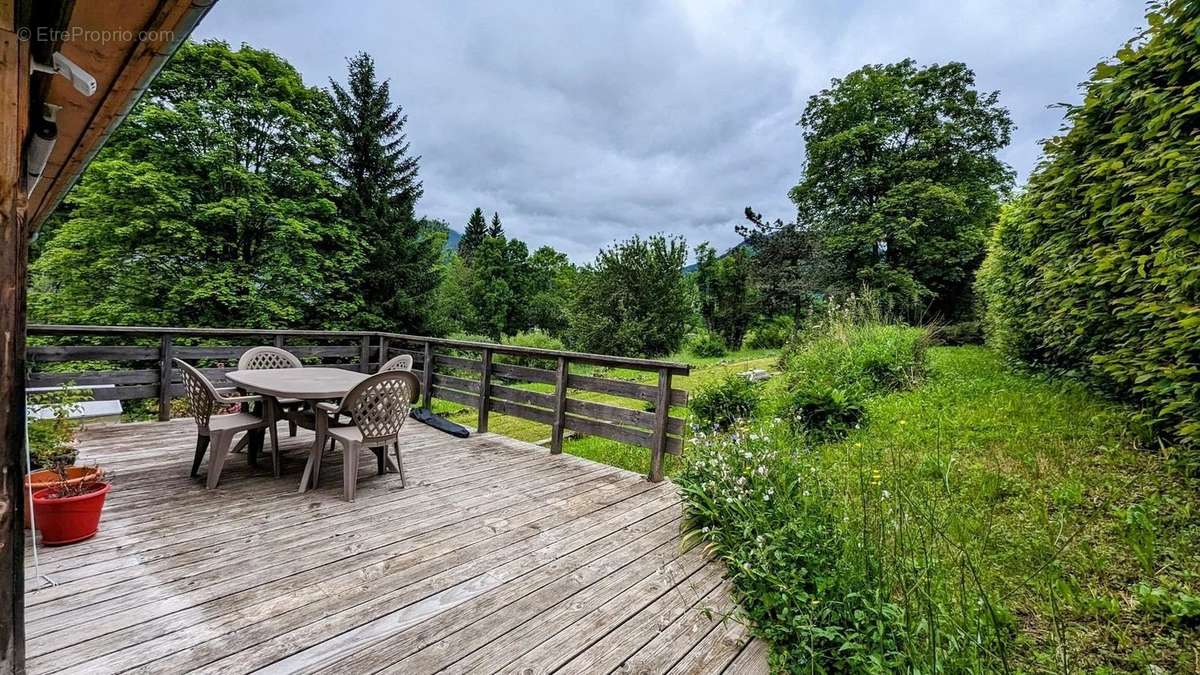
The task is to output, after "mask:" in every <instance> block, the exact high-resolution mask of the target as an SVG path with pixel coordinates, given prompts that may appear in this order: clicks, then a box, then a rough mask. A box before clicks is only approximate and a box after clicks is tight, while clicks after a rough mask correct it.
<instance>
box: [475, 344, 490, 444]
mask: <svg viewBox="0 0 1200 675" xmlns="http://www.w3.org/2000/svg"><path fill="white" fill-rule="evenodd" d="M480 373H481V374H480V376H479V422H478V423H477V424H476V425H475V430H476V431H477V432H479V433H481V434H483V433H487V429H488V411H489V410H490V409H491V407H492V406H491V405H490V403H489V401H490V398H491V391H490V390H491V388H492V350H490V349H488V348H486V347H485V348H484V350H483V369H482V370H481V371H480Z"/></svg>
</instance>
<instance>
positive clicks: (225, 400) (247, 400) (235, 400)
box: [217, 392, 262, 404]
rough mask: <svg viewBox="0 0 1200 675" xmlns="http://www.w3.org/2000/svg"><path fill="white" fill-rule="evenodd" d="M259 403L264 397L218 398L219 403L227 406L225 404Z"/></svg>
mask: <svg viewBox="0 0 1200 675" xmlns="http://www.w3.org/2000/svg"><path fill="white" fill-rule="evenodd" d="M218 393H220V392H218ZM259 401H262V397H261V396H257V395H250V396H219V397H218V398H217V403H222V404H225V403H258V402H259Z"/></svg>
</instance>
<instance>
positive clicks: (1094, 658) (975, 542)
mask: <svg viewBox="0 0 1200 675" xmlns="http://www.w3.org/2000/svg"><path fill="white" fill-rule="evenodd" d="M930 361H931V376H930V378H929V380H928V381H927V382H925V383H924V384H923V385H922V386H921V387H919V388H918V389H916V390H914V391H910V392H904V393H899V394H892V395H887V396H882V397H880V398H878V399H875V400H874V401H871V402H870V403H869V405H868V416H869V417H868V424H867V425H866V426H865V427H864V428H863V429H862V430H860V431H857V432H854V433H853V434H852V435H851V436H850V437H849V438H847V439H846V440H845V441H844V442H841V443H837V444H832V445H827V446H824V447H823V448H822V451H823V453H824V460H825V463H826V464H827V466H828V467H829V471H831V472H834V475H837V476H839V477H840V478H842V479H844V480H847V481H854V480H855V478H854V477H855V476H860V475H862V472H863V471H864V469H865V470H873V469H876V468H877V469H879V470H880V472H881V474H882V475H883V476H884V482H885V485H890V486H891V488H892V491H893V493H894V494H897V495H906V496H907V498H909V499H912V500H914V501H915V502H916V503H919V504H921V505H923V506H924V507H926V508H928V512H929V513H931V514H934V516H933V517H934V518H936V520H937V521H938V522H939V523H941V524H942V525H944V527H945V528H946V530H945V532H946V536H947V537H949V538H950V539H952V540H953V541H954V542H955V544H956V545H957V546H960V547H962V550H963V551H965V552H966V553H968V554H969V555H970V556H971V558H972V560H973V561H974V563H975V564H976V565H978V566H979V567H980V569H981V574H982V575H983V577H984V579H985V582H984V584H985V586H986V587H987V589H988V590H989V593H990V594H991V595H993V597H994V598H996V599H997V600H998V601H999V602H1000V603H1001V604H1002V605H1003V606H1004V607H1005V608H1006V609H1007V610H1008V611H1010V612H1012V613H1013V614H1014V617H1015V627H1016V629H1017V632H1018V637H1017V638H1016V639H1015V643H1014V644H1015V650H1016V653H1015V654H1013V657H1014V660H1015V661H1016V662H1017V663H1018V664H1019V665H1020V667H1021V668H1022V669H1033V670H1041V669H1047V670H1052V671H1062V670H1064V669H1069V670H1072V671H1076V670H1081V669H1082V670H1092V669H1094V668H1099V669H1100V672H1105V669H1114V670H1116V671H1144V670H1145V668H1146V666H1147V665H1150V664H1154V665H1157V666H1159V667H1162V668H1165V669H1166V670H1167V671H1168V672H1193V670H1194V669H1196V668H1200V665H1198V664H1197V654H1196V652H1195V649H1196V648H1195V645H1196V644H1197V643H1198V641H1200V631H1197V627H1196V622H1197V620H1200V608H1195V609H1196V611H1197V614H1196V615H1195V616H1193V617H1191V618H1184V617H1181V616H1180V611H1181V607H1183V605H1186V604H1187V603H1188V602H1189V601H1188V600H1187V597H1186V595H1185V596H1181V595H1180V594H1179V593H1178V591H1179V590H1181V589H1182V590H1184V591H1186V592H1189V593H1190V594H1196V593H1197V592H1200V579H1198V576H1200V521H1198V520H1197V518H1196V513H1197V509H1198V508H1200V498H1198V495H1200V493H1198V492H1197V489H1196V486H1195V485H1189V484H1187V483H1186V482H1185V480H1184V479H1183V478H1181V477H1180V475H1179V473H1178V472H1176V471H1172V470H1171V469H1170V468H1169V462H1166V461H1164V457H1163V456H1162V455H1160V454H1156V453H1153V452H1148V451H1144V450H1139V449H1137V448H1135V447H1134V445H1135V444H1134V442H1133V439H1132V438H1131V437H1130V436H1129V435H1128V434H1126V433H1125V431H1124V429H1125V425H1124V422H1123V415H1122V413H1121V411H1120V410H1119V409H1117V408H1114V407H1112V406H1109V405H1106V404H1104V403H1102V402H1100V401H1098V400H1096V398H1095V397H1093V396H1091V395H1089V394H1088V393H1086V392H1085V391H1083V390H1081V389H1078V388H1074V387H1065V386H1061V385H1057V384H1053V383H1049V382H1046V381H1043V380H1040V379H1037V378H1033V377H1029V376H1025V375H1020V374H1014V373H1010V372H1006V371H1005V370H1004V369H1002V368H1001V366H1000V364H999V362H998V360H997V358H996V357H995V356H994V355H993V354H992V353H991V352H989V351H987V350H986V349H983V348H980V347H954V348H947V347H942V348H934V349H932V350H931V352H930ZM864 465H865V466H864ZM1139 584H1144V585H1145V586H1144V588H1143V590H1141V591H1140V596H1141V598H1140V599H1139V591H1138V585H1139ZM1147 589H1153V590H1150V594H1151V595H1155V596H1156V597H1157V598H1159V599H1161V600H1164V602H1162V603H1155V602H1152V601H1151V600H1149V599H1147ZM1171 602H1174V603H1175V610H1172V609H1171V606H1170V605H1171ZM1181 603H1182V604H1181ZM1156 605H1161V606H1156ZM1055 607H1057V608H1058V609H1057V611H1056V610H1055ZM1182 611H1184V612H1185V613H1186V609H1184V610H1182ZM1172 614H1174V616H1172ZM1063 645H1065V646H1066V649H1065V650H1061V649H1058V648H1060V647H1062V646H1063ZM1056 650H1057V651H1056Z"/></svg>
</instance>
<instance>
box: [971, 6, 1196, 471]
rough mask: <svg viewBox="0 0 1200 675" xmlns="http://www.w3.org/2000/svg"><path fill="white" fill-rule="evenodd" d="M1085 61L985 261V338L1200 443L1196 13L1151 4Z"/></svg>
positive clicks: (981, 281)
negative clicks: (1093, 59) (1141, 20)
mask: <svg viewBox="0 0 1200 675" xmlns="http://www.w3.org/2000/svg"><path fill="white" fill-rule="evenodd" d="M1147 23H1148V25H1149V28H1148V29H1147V30H1146V31H1145V32H1144V33H1143V34H1140V35H1138V36H1135V38H1134V39H1133V40H1131V41H1130V42H1129V43H1128V44H1126V46H1125V47H1123V48H1122V49H1121V50H1119V51H1118V52H1117V54H1116V57H1115V58H1114V59H1111V60H1108V61H1105V62H1103V63H1100V64H1099V65H1097V66H1096V68H1095V69H1094V71H1093V73H1092V77H1091V80H1090V81H1089V82H1088V83H1087V84H1086V87H1085V89H1086V90H1085V95H1084V97H1083V103H1082V104H1081V105H1078V106H1073V107H1071V108H1069V109H1068V112H1067V116H1066V117H1067V119H1066V123H1067V131H1066V133H1065V134H1063V135H1061V136H1059V137H1057V138H1054V139H1051V140H1050V141H1048V142H1047V143H1046V145H1045V146H1044V148H1043V155H1044V156H1043V159H1042V162H1041V163H1040V164H1039V165H1038V169H1037V170H1036V171H1034V173H1033V174H1032V175H1031V176H1030V178H1029V184H1028V187H1027V189H1026V190H1025V192H1024V194H1023V195H1022V196H1021V197H1020V198H1019V199H1017V200H1016V201H1015V202H1014V203H1012V204H1010V205H1008V207H1007V208H1005V209H1004V210H1003V212H1002V214H1001V217H1000V220H999V223H998V224H997V226H996V228H995V230H994V232H993V234H992V237H991V243H990V246H989V253H988V257H987V260H986V261H985V262H984V265H983V266H982V267H981V268H980V272H979V276H978V288H979V291H980V294H981V295H982V296H983V298H984V300H985V305H986V330H987V335H988V341H989V342H990V343H991V344H992V345H993V346H994V347H996V348H998V349H999V350H1000V351H1001V352H1002V353H1003V354H1004V355H1005V356H1006V358H1008V359H1009V360H1010V361H1011V362H1014V363H1020V364H1028V365H1032V366H1035V367H1043V368H1047V369H1050V370H1052V371H1054V372H1057V373H1062V374H1067V375H1070V376H1072V377H1078V378H1080V379H1083V380H1085V381H1087V382H1089V383H1090V384H1092V385H1093V386H1095V387H1097V388H1099V389H1100V390H1102V391H1103V392H1105V393H1107V394H1109V395H1112V396H1115V397H1119V398H1120V399H1122V400H1124V401H1127V402H1130V403H1133V404H1135V405H1138V406H1141V407H1142V408H1143V409H1144V410H1145V414H1144V421H1145V422H1146V423H1147V424H1148V425H1149V426H1150V427H1151V428H1153V429H1155V430H1157V431H1160V432H1165V434H1166V435H1167V436H1168V438H1169V439H1170V438H1173V439H1175V440H1178V441H1179V442H1181V443H1182V444H1185V445H1188V446H1191V447H1193V448H1195V447H1197V446H1200V350H1198V349H1197V348H1196V346H1197V345H1200V302H1198V301H1197V298H1200V274H1198V273H1197V267H1196V261H1197V260H1200V220H1198V219H1197V218H1196V213H1197V210H1198V209H1200V191H1197V189H1196V175H1197V174H1198V173H1200V153H1197V151H1196V133H1195V131H1196V129H1195V119H1196V116H1197V115H1200V96H1198V95H1197V88H1198V87H1200V69H1197V68H1195V67H1194V64H1196V63H1197V62H1200V42H1198V41H1197V40H1196V33H1197V29H1198V27H1200V5H1197V4H1196V3H1195V2H1188V1H1184V0H1172V1H1170V2H1156V3H1153V4H1152V5H1151V6H1150V13H1149V14H1148V16H1147Z"/></svg>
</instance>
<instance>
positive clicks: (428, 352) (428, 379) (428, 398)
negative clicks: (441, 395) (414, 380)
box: [421, 340, 433, 408]
mask: <svg viewBox="0 0 1200 675" xmlns="http://www.w3.org/2000/svg"><path fill="white" fill-rule="evenodd" d="M421 365H422V366H423V367H424V369H425V372H424V377H423V378H422V379H421V386H422V387H423V388H424V391H423V392H421V393H422V396H423V397H424V403H423V404H422V407H423V408H432V406H431V405H430V404H431V403H432V402H433V343H432V342H430V341H429V340H426V341H425V359H424V361H423V362H422V364H421Z"/></svg>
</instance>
